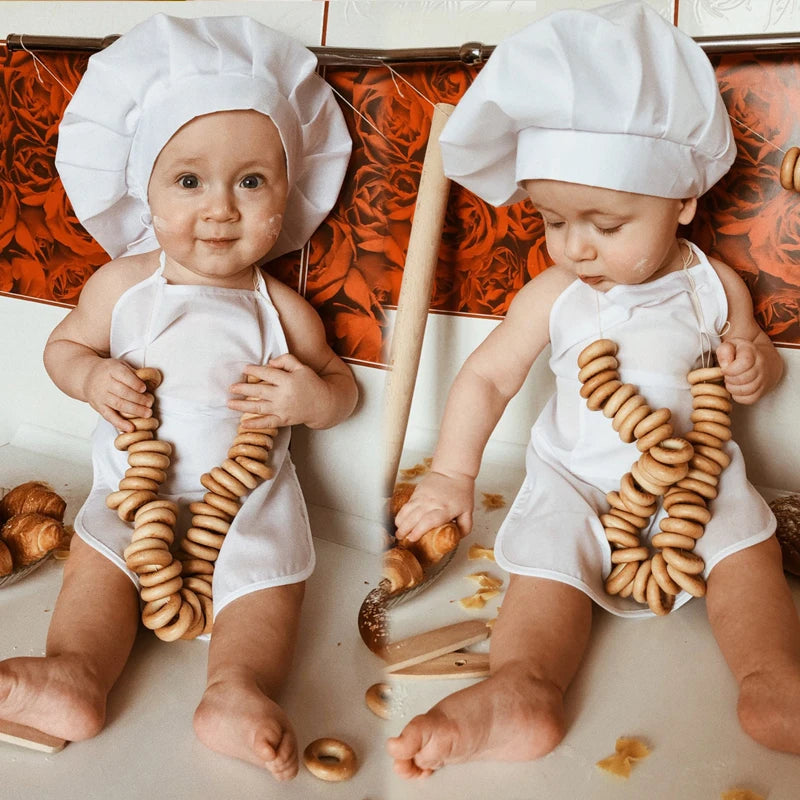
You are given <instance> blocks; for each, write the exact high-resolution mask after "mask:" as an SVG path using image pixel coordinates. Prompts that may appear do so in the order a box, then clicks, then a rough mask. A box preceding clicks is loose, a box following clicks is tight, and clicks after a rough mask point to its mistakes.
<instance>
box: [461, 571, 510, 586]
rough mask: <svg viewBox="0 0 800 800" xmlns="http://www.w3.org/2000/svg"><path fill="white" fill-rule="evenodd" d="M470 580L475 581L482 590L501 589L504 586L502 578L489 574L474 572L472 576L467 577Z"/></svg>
mask: <svg viewBox="0 0 800 800" xmlns="http://www.w3.org/2000/svg"><path fill="white" fill-rule="evenodd" d="M465 577H466V578H467V579H468V580H471V581H475V583H477V584H478V586H479V588H480V589H499V588H500V587H501V586H502V585H503V580H502V578H495V576H494V575H490V574H489V573H488V572H473V573H472V574H471V575H465Z"/></svg>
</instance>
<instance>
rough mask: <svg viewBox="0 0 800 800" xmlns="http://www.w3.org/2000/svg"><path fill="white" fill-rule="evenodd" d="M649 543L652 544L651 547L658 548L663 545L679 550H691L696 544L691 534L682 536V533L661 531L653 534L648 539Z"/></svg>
mask: <svg viewBox="0 0 800 800" xmlns="http://www.w3.org/2000/svg"><path fill="white" fill-rule="evenodd" d="M650 544H652V545H653V547H657V548H659V550H660V549H662V548H664V547H675V548H678V549H680V550H691V549H692V548H693V547H694V546H695V545H696V544H697V541H696V540H695V539H693V538H692V537H691V536H684V534H682V533H672V532H668V531H661V532H660V533H657V534H656V535H655V536H653V538H652V539H651V540H650Z"/></svg>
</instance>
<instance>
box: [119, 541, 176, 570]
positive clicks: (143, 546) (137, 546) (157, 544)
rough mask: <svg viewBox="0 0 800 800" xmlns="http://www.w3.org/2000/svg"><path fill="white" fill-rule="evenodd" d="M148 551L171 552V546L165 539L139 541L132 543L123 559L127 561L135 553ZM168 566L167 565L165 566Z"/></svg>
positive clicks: (125, 550) (123, 553)
mask: <svg viewBox="0 0 800 800" xmlns="http://www.w3.org/2000/svg"><path fill="white" fill-rule="evenodd" d="M148 550H167V551H168V550H169V545H168V544H167V543H166V542H165V541H164V540H163V539H138V540H137V541H135V542H131V543H130V544H129V545H128V546H127V547H126V548H125V549H124V550H123V551H122V557H123V558H124V559H125V561H127V560H128V559H129V558H131V556H133V555H134V553H141V552H145V551H148ZM165 566H166V565H165Z"/></svg>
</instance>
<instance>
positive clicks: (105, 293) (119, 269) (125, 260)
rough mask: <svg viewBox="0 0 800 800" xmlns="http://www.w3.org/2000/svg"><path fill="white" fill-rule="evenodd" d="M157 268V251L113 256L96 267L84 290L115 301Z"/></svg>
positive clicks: (95, 295)
mask: <svg viewBox="0 0 800 800" xmlns="http://www.w3.org/2000/svg"><path fill="white" fill-rule="evenodd" d="M157 269H158V253H157V252H152V253H141V254H139V255H134V256H121V257H120V258H115V259H113V260H112V261H109V262H108V263H107V264H104V265H103V266H102V267H100V268H99V269H97V270H96V271H95V272H94V274H93V275H92V277H91V278H90V279H89V280H88V281H87V283H86V286H85V288H84V291H87V290H88V293H89V294H91V295H92V296H93V297H95V298H97V297H103V298H105V299H106V300H107V301H109V302H112V303H114V302H116V300H117V299H119V297H121V296H122V295H123V294H124V293H125V292H126V291H127V290H128V289H130V288H131V286H135V285H136V284H137V283H140V282H141V281H143V280H145V279H146V278H148V277H149V276H151V275H152V274H153V273H154V272H155V271H156V270H157Z"/></svg>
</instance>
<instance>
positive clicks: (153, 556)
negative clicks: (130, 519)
mask: <svg viewBox="0 0 800 800" xmlns="http://www.w3.org/2000/svg"><path fill="white" fill-rule="evenodd" d="M152 541H159V540H157V539H156V540H152ZM136 544H139V542H137V543H136ZM173 561H174V559H173V558H172V553H170V551H169V550H165V549H162V548H160V547H153V548H151V549H149V550H140V551H139V552H136V553H131V554H130V555H129V556H128V557H127V558H126V559H125V566H126V567H127V568H128V569H129V570H130V571H131V572H136V573H137V574H139V571H140V570H141V571H143V572H158V570H160V569H162V568H163V567H167V566H169V565H170V564H171V563H172V562H173Z"/></svg>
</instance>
